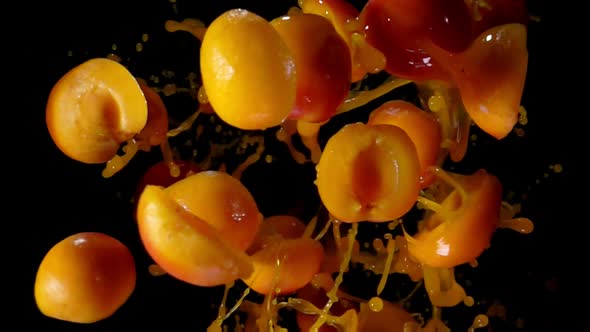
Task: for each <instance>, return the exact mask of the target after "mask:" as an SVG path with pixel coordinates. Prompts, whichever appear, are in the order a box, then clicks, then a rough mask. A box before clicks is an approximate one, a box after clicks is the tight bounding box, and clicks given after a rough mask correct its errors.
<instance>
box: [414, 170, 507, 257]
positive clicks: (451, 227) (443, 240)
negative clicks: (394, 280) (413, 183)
mask: <svg viewBox="0 0 590 332" xmlns="http://www.w3.org/2000/svg"><path fill="white" fill-rule="evenodd" d="M436 174H437V176H438V177H440V178H441V179H442V180H443V181H445V182H447V183H448V184H449V185H451V187H452V191H451V192H450V194H449V195H447V196H446V197H445V198H444V199H443V200H442V202H440V203H437V202H431V201H429V200H427V199H423V198H422V199H420V202H421V203H423V204H424V205H425V207H426V208H427V209H431V210H433V211H434V213H433V214H431V215H430V216H429V217H428V218H427V219H426V220H424V222H422V224H421V225H420V226H421V227H420V228H419V231H418V233H417V234H415V235H414V236H410V235H409V234H407V233H406V234H405V237H406V240H407V243H408V252H409V253H410V255H411V256H412V257H413V258H414V259H416V260H417V261H419V262H420V263H422V264H426V265H428V266H431V267H440V268H451V267H454V266H457V265H460V264H464V263H468V262H471V261H473V260H474V259H476V258H477V257H478V256H479V255H480V254H481V253H482V252H483V251H484V250H485V249H486V248H487V247H488V246H489V244H490V239H491V237H492V234H493V233H494V231H495V230H496V226H497V224H498V221H499V218H500V207H501V205H502V185H501V184H500V181H499V180H498V178H496V177H495V176H493V175H491V174H489V173H488V172H486V171H485V170H479V171H477V172H476V173H474V174H471V175H459V174H447V173H446V172H444V171H442V170H438V171H437V172H436Z"/></svg>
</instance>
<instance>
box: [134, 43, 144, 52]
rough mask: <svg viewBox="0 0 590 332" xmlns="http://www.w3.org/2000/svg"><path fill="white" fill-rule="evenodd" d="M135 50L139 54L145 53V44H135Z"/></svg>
mask: <svg viewBox="0 0 590 332" xmlns="http://www.w3.org/2000/svg"><path fill="white" fill-rule="evenodd" d="M135 50H136V51H137V52H141V51H143V44H142V43H137V44H135Z"/></svg>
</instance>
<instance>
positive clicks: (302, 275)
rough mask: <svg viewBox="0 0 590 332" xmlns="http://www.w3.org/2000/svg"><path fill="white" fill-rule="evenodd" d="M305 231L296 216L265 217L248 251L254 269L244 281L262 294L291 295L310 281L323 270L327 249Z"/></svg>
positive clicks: (303, 225)
mask: <svg viewBox="0 0 590 332" xmlns="http://www.w3.org/2000/svg"><path fill="white" fill-rule="evenodd" d="M304 231H305V224H304V223H303V222H302V221H301V220H299V219H298V218H295V217H292V216H286V215H278V216H273V217H270V218H267V219H265V220H264V222H263V223H262V226H261V229H260V232H259V233H258V236H257V237H256V241H255V242H254V244H253V245H252V247H251V248H250V249H249V250H248V252H250V253H252V255H251V258H252V262H253V265H254V271H253V273H252V275H250V277H248V278H244V279H243V280H244V282H245V283H246V284H247V285H248V286H250V288H252V289H253V290H255V291H257V292H258V293H261V294H270V293H273V292H277V293H279V294H289V293H293V292H295V291H297V290H298V289H300V288H302V287H303V286H305V285H306V284H307V283H308V282H310V281H311V280H312V278H313V276H314V275H315V274H316V273H318V272H319V270H320V265H321V262H322V259H323V256H324V249H323V247H322V245H321V243H320V242H319V241H316V240H313V239H311V238H309V237H302V235H303V234H304Z"/></svg>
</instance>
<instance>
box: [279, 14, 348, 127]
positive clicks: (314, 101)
mask: <svg viewBox="0 0 590 332" xmlns="http://www.w3.org/2000/svg"><path fill="white" fill-rule="evenodd" d="M270 23H271V25H272V26H273V27H274V28H275V29H276V30H277V31H278V33H279V34H280V35H281V37H282V38H283V40H284V41H285V43H286V44H287V46H288V47H289V49H290V50H291V53H292V54H293V59H294V61H295V67H296V68H297V91H296V97H295V105H294V108H293V110H292V111H291V112H290V113H289V118H290V119H296V120H303V121H307V122H323V121H326V120H329V119H330V118H331V117H332V116H333V115H334V114H336V110H337V108H338V106H339V105H340V104H341V103H342V102H343V101H344V98H346V96H347V95H348V90H349V88H350V75H351V60H350V54H349V51H348V46H347V45H346V42H345V41H344V40H343V39H342V38H341V37H340V35H339V34H338V33H337V32H336V30H335V29H334V27H333V26H332V24H331V23H330V21H328V19H326V18H324V17H322V16H318V15H314V14H296V15H291V16H281V17H278V18H276V19H274V20H272V21H271V22H270Z"/></svg>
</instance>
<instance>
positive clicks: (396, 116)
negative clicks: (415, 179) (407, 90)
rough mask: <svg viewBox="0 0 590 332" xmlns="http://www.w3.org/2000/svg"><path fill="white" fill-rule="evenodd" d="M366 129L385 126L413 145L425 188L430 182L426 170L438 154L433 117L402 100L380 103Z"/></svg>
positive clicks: (437, 127)
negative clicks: (397, 130)
mask: <svg viewBox="0 0 590 332" xmlns="http://www.w3.org/2000/svg"><path fill="white" fill-rule="evenodd" d="M367 124H369V125H376V124H388V125H394V126H398V127H400V128H401V129H403V130H404V131H405V132H406V134H408V136H410V138H411V139H412V142H414V145H415V146H416V151H417V152H418V160H419V161H420V182H421V184H422V187H427V186H429V185H430V184H431V183H432V181H433V180H434V176H433V175H431V174H430V172H429V169H430V166H434V165H435V163H436V161H437V158H438V156H439V152H440V150H441V140H442V133H441V127H440V125H439V124H438V121H437V119H436V117H435V116H434V115H433V114H432V113H430V112H426V111H423V110H421V109H420V108H418V107H417V106H416V105H414V104H411V103H409V102H407V101H403V100H394V101H389V102H386V103H384V104H383V105H381V106H379V107H378V108H376V109H375V110H374V111H373V112H371V114H370V115H369V121H368V122H367Z"/></svg>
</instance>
